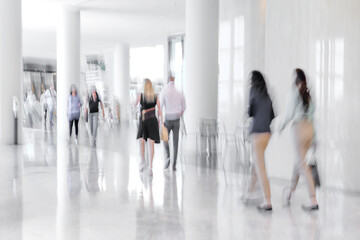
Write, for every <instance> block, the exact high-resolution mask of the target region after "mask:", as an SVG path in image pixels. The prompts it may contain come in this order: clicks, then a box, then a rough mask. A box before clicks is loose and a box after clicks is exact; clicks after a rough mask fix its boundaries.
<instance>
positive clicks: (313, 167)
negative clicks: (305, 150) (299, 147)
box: [308, 146, 320, 187]
mask: <svg viewBox="0 0 360 240" xmlns="http://www.w3.org/2000/svg"><path fill="white" fill-rule="evenodd" d="M311 150H312V152H311V155H310V159H309V162H308V165H309V168H310V169H311V175H312V178H313V181H314V185H315V187H320V177H319V171H318V167H317V159H316V146H312V149H311Z"/></svg>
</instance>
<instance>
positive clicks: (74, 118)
mask: <svg viewBox="0 0 360 240" xmlns="http://www.w3.org/2000/svg"><path fill="white" fill-rule="evenodd" d="M81 106H82V102H81V99H80V97H79V96H78V93H77V89H76V86H75V85H72V86H71V91H70V96H69V102H68V119H69V130H70V135H69V142H70V141H71V134H72V129H73V125H75V143H76V145H77V144H78V134H79V118H80V108H81Z"/></svg>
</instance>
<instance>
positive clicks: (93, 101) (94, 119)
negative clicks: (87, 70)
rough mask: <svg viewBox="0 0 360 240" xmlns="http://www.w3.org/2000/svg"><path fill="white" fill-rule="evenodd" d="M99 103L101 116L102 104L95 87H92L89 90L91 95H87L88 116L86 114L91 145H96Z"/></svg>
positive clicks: (103, 112)
mask: <svg viewBox="0 0 360 240" xmlns="http://www.w3.org/2000/svg"><path fill="white" fill-rule="evenodd" d="M99 104H100V106H101V110H102V114H103V117H105V111H104V106H103V104H102V101H101V99H100V97H99V94H98V93H97V91H96V88H95V87H93V89H92V90H91V95H90V97H89V116H88V118H89V120H88V121H89V125H90V134H91V145H92V147H95V146H96V136H97V129H98V125H99Z"/></svg>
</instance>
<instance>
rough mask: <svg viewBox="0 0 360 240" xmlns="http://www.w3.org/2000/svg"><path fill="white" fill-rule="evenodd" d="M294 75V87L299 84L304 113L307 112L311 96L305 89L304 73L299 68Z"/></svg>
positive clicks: (306, 88)
mask: <svg viewBox="0 0 360 240" xmlns="http://www.w3.org/2000/svg"><path fill="white" fill-rule="evenodd" d="M295 73H296V77H295V84H296V85H299V84H301V86H300V88H299V93H300V97H301V99H302V102H303V106H304V110H305V112H307V111H308V109H309V105H310V100H311V96H310V91H309V89H308V87H307V82H306V76H305V73H304V71H303V70H301V69H300V68H296V69H295Z"/></svg>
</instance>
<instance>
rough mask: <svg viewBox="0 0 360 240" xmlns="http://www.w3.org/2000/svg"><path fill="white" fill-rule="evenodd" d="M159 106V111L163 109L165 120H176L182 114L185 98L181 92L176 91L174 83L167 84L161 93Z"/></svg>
mask: <svg viewBox="0 0 360 240" xmlns="http://www.w3.org/2000/svg"><path fill="white" fill-rule="evenodd" d="M160 106H161V109H163V108H165V119H166V120H170V121H171V120H177V119H179V118H180V117H181V116H182V114H183V113H184V111H185V109H186V102H185V98H184V95H183V94H182V93H181V92H179V91H178V90H176V88H175V84H174V82H169V84H168V85H167V86H166V87H165V88H164V90H163V91H162V93H161V99H160Z"/></svg>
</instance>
